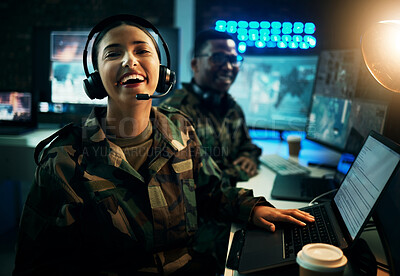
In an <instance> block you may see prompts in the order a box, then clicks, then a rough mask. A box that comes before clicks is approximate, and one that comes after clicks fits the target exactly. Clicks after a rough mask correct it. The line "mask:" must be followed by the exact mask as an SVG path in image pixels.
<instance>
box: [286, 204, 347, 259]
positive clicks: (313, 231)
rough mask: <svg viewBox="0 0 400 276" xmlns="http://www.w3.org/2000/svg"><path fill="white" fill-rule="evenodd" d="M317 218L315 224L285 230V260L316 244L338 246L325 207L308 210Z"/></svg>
mask: <svg viewBox="0 0 400 276" xmlns="http://www.w3.org/2000/svg"><path fill="white" fill-rule="evenodd" d="M306 211H307V212H308V213H310V214H311V215H313V216H314V217H315V222H314V223H309V224H307V225H306V226H304V227H301V226H297V227H290V228H285V229H284V239H285V258H289V257H290V256H293V255H292V254H294V256H296V255H297V252H299V251H300V250H301V249H302V248H303V246H304V245H306V244H309V243H315V242H322V243H329V244H332V245H335V246H338V245H339V243H338V239H337V236H336V234H335V232H334V231H333V226H332V224H331V222H330V220H329V218H328V215H327V212H326V209H325V206H318V205H317V206H315V207H312V208H310V209H307V210H306Z"/></svg>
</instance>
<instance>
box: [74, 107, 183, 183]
mask: <svg viewBox="0 0 400 276" xmlns="http://www.w3.org/2000/svg"><path fill="white" fill-rule="evenodd" d="M106 110H107V109H106V107H95V108H93V110H92V112H91V114H90V115H89V117H88V118H87V120H86V121H85V123H84V125H83V129H82V142H83V158H84V159H86V162H85V163H86V165H87V168H86V169H87V170H88V171H89V172H90V171H96V173H98V172H99V166H102V165H106V166H107V165H108V166H113V167H117V168H119V169H121V170H123V171H125V172H127V173H129V174H131V175H133V176H135V177H136V178H137V179H139V180H140V181H141V182H144V178H143V176H142V175H141V174H139V173H138V172H137V171H136V170H135V169H133V168H132V166H131V165H130V164H129V162H128V161H127V159H126V157H125V154H124V153H123V151H122V149H121V148H120V147H119V146H117V145H115V144H114V143H112V142H111V141H109V140H108V139H107V137H106V134H105V132H104V129H105V126H106V125H105V114H106ZM175 111H176V110H175V109H171V110H168V108H155V107H152V111H151V115H150V120H151V123H152V125H153V146H152V148H155V149H156V150H157V156H156V158H154V160H153V162H152V163H151V164H150V167H149V169H150V172H151V174H152V175H153V174H155V173H156V172H157V171H158V170H159V169H161V167H162V166H163V165H164V164H165V163H166V162H167V161H168V160H169V158H171V157H172V156H173V153H174V152H177V151H181V150H183V149H185V148H186V147H187V142H188V140H189V139H190V138H189V135H188V132H187V131H184V130H182V129H180V128H179V127H178V126H177V123H176V122H174V120H173V119H171V118H170V117H173V114H174V113H176V112H175ZM164 113H165V114H164ZM181 117H182V116H181ZM167 145H168V146H167ZM103 172H104V173H106V172H107V170H106V169H105V170H103Z"/></svg>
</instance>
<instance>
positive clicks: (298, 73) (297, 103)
mask: <svg viewBox="0 0 400 276" xmlns="http://www.w3.org/2000/svg"><path fill="white" fill-rule="evenodd" d="M317 63H318V56H315V55H314V56H307V55H303V56H293V55H287V56H245V57H244V62H243V64H242V66H241V68H240V72H239V74H238V76H237V78H236V81H235V82H234V84H233V85H232V87H231V89H230V90H229V93H230V94H231V95H232V96H233V97H234V98H235V100H236V101H237V102H238V104H239V105H240V106H241V107H242V109H243V111H244V113H245V117H246V123H247V125H248V127H249V128H263V129H273V130H297V131H304V130H305V127H306V123H307V116H308V112H309V108H310V104H311V97H312V92H313V86H314V81H315V75H316V71H317Z"/></svg>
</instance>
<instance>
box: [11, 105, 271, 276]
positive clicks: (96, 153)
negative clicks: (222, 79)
mask: <svg viewBox="0 0 400 276" xmlns="http://www.w3.org/2000/svg"><path fill="white" fill-rule="evenodd" d="M104 116H105V108H95V109H94V110H93V112H92V114H91V115H90V116H89V118H88V119H87V121H86V122H85V123H84V125H83V126H82V127H77V126H73V125H69V126H67V127H65V128H64V129H62V130H60V131H59V132H58V133H56V134H54V135H53V136H52V137H49V138H48V139H46V140H44V141H42V142H41V143H39V145H38V147H37V149H36V152H35V157H36V158H37V156H38V154H39V152H41V150H42V149H43V147H44V146H45V145H46V144H48V143H49V142H50V141H51V140H53V139H54V141H53V142H52V143H51V145H50V146H49V147H48V148H47V149H46V150H45V151H44V153H43V155H42V157H41V158H40V161H39V163H38V168H37V171H36V175H35V180H34V183H33V186H32V188H31V191H30V193H29V196H28V199H27V201H26V203H25V206H24V211H23V215H22V219H21V224H20V232H19V236H18V243H17V256H16V267H15V270H14V275H98V274H100V273H101V275H137V274H138V273H139V272H138V271H142V272H156V273H161V272H162V273H164V275H168V274H170V273H172V272H173V271H175V270H176V269H178V268H180V267H182V266H183V265H185V264H186V263H187V262H188V261H189V260H190V259H191V254H190V252H191V251H190V247H191V246H192V245H193V240H194V237H195V233H196V231H197V229H198V224H201V225H202V224H204V223H206V221H208V220H211V219H218V220H219V219H229V220H233V221H241V222H246V221H247V220H248V218H249V215H250V212H251V210H252V208H253V207H254V205H255V204H263V203H265V200H264V199H263V198H254V197H253V196H252V192H251V191H250V190H245V189H236V188H231V187H230V186H225V187H221V186H222V185H221V181H220V172H219V169H218V167H217V166H216V165H215V163H214V162H213V160H212V159H211V158H209V156H208V155H207V154H206V153H204V152H203V151H202V149H201V147H200V143H199V141H198V138H197V136H196V134H195V132H194V129H193V127H192V124H191V123H190V121H189V120H188V119H187V118H186V117H185V116H183V115H182V114H181V113H180V112H178V111H177V110H175V109H172V108H169V109H167V108H153V109H152V112H151V118H150V120H151V122H152V125H153V145H152V147H151V149H150V151H149V154H148V159H147V160H146V162H145V163H144V164H143V166H142V167H141V168H140V169H139V170H138V171H136V170H134V169H133V168H132V166H131V165H130V164H129V163H128V162H127V160H126V157H125V155H124V154H123V152H122V150H121V148H120V147H118V146H116V145H115V144H113V143H112V142H110V141H109V140H108V139H107V137H106V135H105V133H104V131H103V128H102V127H101V126H102V124H101V123H102V122H103V123H104V121H105V120H104ZM103 126H104V125H103ZM37 162H38V161H37Z"/></svg>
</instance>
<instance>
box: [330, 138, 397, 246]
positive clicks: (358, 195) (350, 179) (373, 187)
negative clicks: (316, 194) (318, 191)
mask: <svg viewBox="0 0 400 276" xmlns="http://www.w3.org/2000/svg"><path fill="white" fill-rule="evenodd" d="M399 160H400V154H399V153H397V152H396V151H394V150H392V149H391V148H390V147H388V146H386V145H385V144H383V143H382V142H380V141H378V140H377V139H376V138H374V137H372V136H371V135H370V136H368V138H367V140H366V141H365V143H364V145H363V147H362V149H361V151H360V152H359V154H358V156H357V158H356V159H355V161H354V163H353V166H352V167H351V168H350V170H349V172H348V174H347V175H346V177H345V179H344V180H343V182H342V184H341V186H340V188H339V190H338V192H337V193H336V195H335V197H334V202H335V204H336V206H337V208H338V210H339V212H340V214H341V216H342V218H343V221H344V223H345V225H346V227H347V230H348V232H349V233H350V236H351V237H352V239H354V238H355V237H356V236H357V234H358V233H359V231H360V230H361V228H362V227H363V225H364V222H365V221H366V219H367V218H368V216H369V215H370V212H371V210H372V208H373V206H374V205H375V203H376V201H377V199H378V198H379V196H380V194H381V192H382V190H383V188H384V187H385V185H386V183H387V182H388V180H389V178H390V176H391V175H392V173H393V171H394V170H395V168H396V166H397V164H398V163H399Z"/></svg>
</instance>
